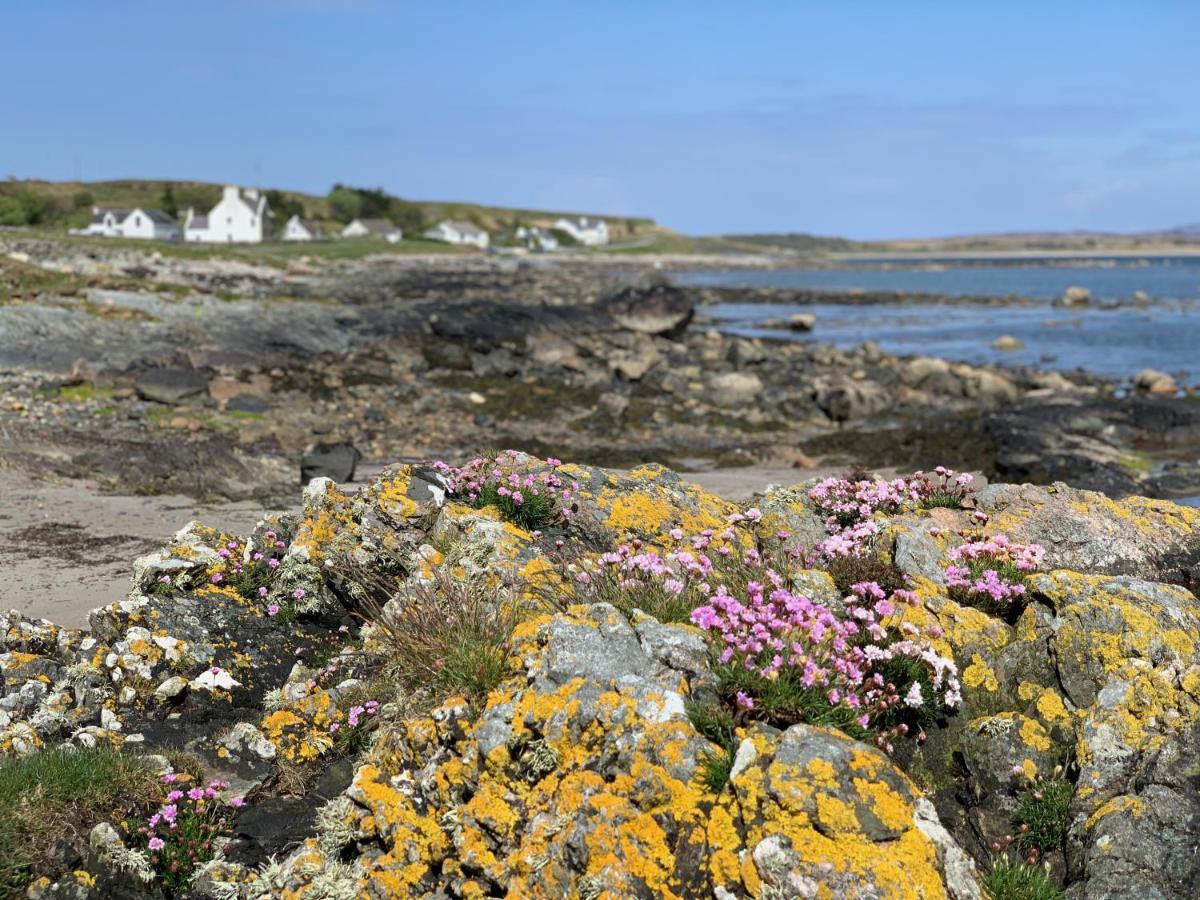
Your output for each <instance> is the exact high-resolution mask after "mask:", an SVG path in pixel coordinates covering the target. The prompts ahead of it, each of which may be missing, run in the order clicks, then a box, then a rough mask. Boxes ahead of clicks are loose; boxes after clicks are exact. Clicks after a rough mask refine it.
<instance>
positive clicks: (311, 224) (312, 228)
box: [288, 216, 321, 234]
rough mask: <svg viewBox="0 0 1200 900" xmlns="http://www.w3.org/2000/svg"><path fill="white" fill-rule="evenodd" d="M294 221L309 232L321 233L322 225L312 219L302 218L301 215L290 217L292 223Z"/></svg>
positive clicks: (289, 220)
mask: <svg viewBox="0 0 1200 900" xmlns="http://www.w3.org/2000/svg"><path fill="white" fill-rule="evenodd" d="M292 221H295V222H296V224H298V225H299V226H300V227H301V228H303V229H304V230H305V231H307V232H308V233H309V234H320V233H321V226H320V225H318V224H317V223H316V222H315V221H314V220H312V219H302V218H300V217H299V216H292V218H290V219H288V222H289V223H290V222H292Z"/></svg>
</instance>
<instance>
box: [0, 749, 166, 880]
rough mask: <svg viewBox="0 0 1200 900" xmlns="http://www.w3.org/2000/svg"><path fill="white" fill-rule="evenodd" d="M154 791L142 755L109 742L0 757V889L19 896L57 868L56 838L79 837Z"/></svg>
mask: <svg viewBox="0 0 1200 900" xmlns="http://www.w3.org/2000/svg"><path fill="white" fill-rule="evenodd" d="M158 792H159V782H158V779H157V778H156V777H155V775H154V773H153V772H151V771H150V769H149V768H148V767H147V765H146V763H145V761H144V760H142V759H140V758H139V757H137V756H132V755H125V754H121V753H119V752H118V751H116V750H112V749H108V748H96V749H92V750H86V749H80V750H70V749H67V748H62V747H60V748H56V749H53V750H44V751H41V752H39V753H35V754H33V755H31V756H23V757H13V758H9V759H5V760H3V761H0V897H17V896H24V893H23V892H24V889H25V887H26V885H28V884H29V882H30V881H32V880H34V879H35V878H38V877H40V876H42V875H48V876H53V875H55V874H58V873H57V871H56V869H55V862H54V858H53V848H54V845H55V844H56V843H57V842H58V841H60V840H64V839H65V840H69V841H71V842H73V843H84V842H86V838H87V833H88V831H89V830H90V829H91V828H92V827H93V826H94V825H97V824H99V823H100V822H102V821H109V820H112V819H115V818H119V817H124V816H125V815H126V814H128V812H130V811H131V810H132V809H133V808H135V807H138V806H142V805H149V803H150V802H152V800H153V799H154V798H155V797H157V795H158Z"/></svg>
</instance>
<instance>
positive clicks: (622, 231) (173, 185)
mask: <svg viewBox="0 0 1200 900" xmlns="http://www.w3.org/2000/svg"><path fill="white" fill-rule="evenodd" d="M260 189H261V188H260ZM261 190H264V191H265V192H266V193H267V196H268V198H269V200H270V202H271V205H272V208H273V209H275V212H276V216H277V218H278V219H279V221H280V224H282V221H283V219H286V218H287V217H288V216H290V215H291V214H292V213H293V212H295V213H299V214H300V215H302V216H303V217H305V218H309V219H316V220H318V221H322V222H326V223H328V224H330V225H334V224H336V223H337V222H342V221H348V218H352V217H353V215H349V213H350V212H352V211H353V208H354V207H353V205H352V204H351V205H347V204H346V203H345V202H341V203H339V199H340V200H343V201H344V200H345V199H346V197H345V194H343V195H342V196H341V197H340V198H339V197H337V196H334V192H333V191H331V193H330V194H326V195H316V194H307V193H303V192H301V191H289V190H283V189H274V188H265V189H261ZM344 191H350V192H358V193H359V194H361V195H362V197H363V198H365V200H364V202H366V203H367V204H368V207H369V208H364V209H363V210H362V214H363V215H364V216H366V217H371V218H390V219H392V220H393V221H396V222H397V223H398V224H400V225H401V226H402V227H405V228H407V229H416V228H423V227H428V226H430V225H433V224H435V223H437V222H440V221H441V220H442V219H465V220H467V221H469V222H474V223H475V224H476V225H479V226H480V227H481V228H485V229H487V230H488V231H490V232H492V233H493V234H495V233H499V232H504V231H506V230H511V229H514V228H515V227H516V226H517V225H537V226H542V227H550V226H552V225H553V224H554V221H555V220H556V219H559V218H561V217H563V216H571V217H578V216H580V215H588V216H591V217H593V218H598V219H604V220H605V221H606V222H607V223H608V228H609V234H610V236H611V239H612V240H613V241H627V240H641V239H648V238H658V237H665V236H671V235H673V234H674V232H672V231H671V230H670V229H668V228H664V227H662V226H660V225H658V224H657V223H655V221H654V220H653V219H648V218H641V217H627V216H612V215H605V214H602V213H581V212H570V211H562V210H539V209H519V208H512V207H501V206H485V205H482V204H478V203H465V202H456V201H445V200H408V199H405V198H401V197H396V196H393V195H390V194H387V193H386V192H383V191H381V190H372V189H361V188H344ZM220 196H221V185H220V184H215V183H211V182H204V181H176V180H149V179H121V180H115V181H86V182H80V181H41V180H36V179H29V180H19V179H9V180H8V181H0V225H22V224H31V225H61V226H63V227H66V226H68V225H70V226H74V225H81V224H83V223H84V222H86V221H87V218H88V216H89V212H90V208H91V206H92V205H93V204H98V205H101V206H106V205H107V206H149V207H157V208H160V209H166V210H167V212H171V213H173V214H178V215H182V214H183V212H184V211H185V210H186V209H187V208H188V207H189V206H193V207H196V208H197V209H208V208H209V207H211V206H212V205H213V204H215V203H216V202H217V200H218V199H220ZM31 198H36V201H37V202H39V203H40V209H38V210H37V211H36V215H35V216H34V217H33V218H32V219H29V218H27V219H26V220H25V221H18V220H17V219H18V218H19V217H20V216H21V215H22V214H24V213H25V212H27V211H28V209H29V207H30V205H31V204H32V203H33V202H34V201H33V200H31ZM350 199H351V200H353V197H351V198H350Z"/></svg>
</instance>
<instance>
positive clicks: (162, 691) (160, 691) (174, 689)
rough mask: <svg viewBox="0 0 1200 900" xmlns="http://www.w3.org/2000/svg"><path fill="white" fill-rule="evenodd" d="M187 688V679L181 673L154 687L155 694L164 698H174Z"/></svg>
mask: <svg viewBox="0 0 1200 900" xmlns="http://www.w3.org/2000/svg"><path fill="white" fill-rule="evenodd" d="M187 688H188V682H187V679H186V678H183V677H181V676H179V675H174V676H172V677H171V678H168V679H167V680H166V681H164V682H163V683H162V684H160V685H159V686H158V687H156V688H155V689H154V696H156V697H160V698H162V699H163V700H174V699H175V698H176V697H178V696H180V695H181V694H182V693H183V692H184V691H186V690H187Z"/></svg>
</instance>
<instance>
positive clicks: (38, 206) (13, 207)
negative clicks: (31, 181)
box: [0, 190, 47, 225]
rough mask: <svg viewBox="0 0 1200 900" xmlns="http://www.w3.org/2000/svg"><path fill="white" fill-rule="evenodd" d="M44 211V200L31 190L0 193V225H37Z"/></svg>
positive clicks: (44, 213) (41, 219)
mask: <svg viewBox="0 0 1200 900" xmlns="http://www.w3.org/2000/svg"><path fill="white" fill-rule="evenodd" d="M46 212H47V210H46V203H45V201H43V200H42V198H41V197H40V196H38V195H37V194H36V193H34V192H33V191H30V190H18V191H16V192H15V193H12V194H0V225H38V224H40V223H41V222H42V221H43V219H44V218H45V216H46Z"/></svg>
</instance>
